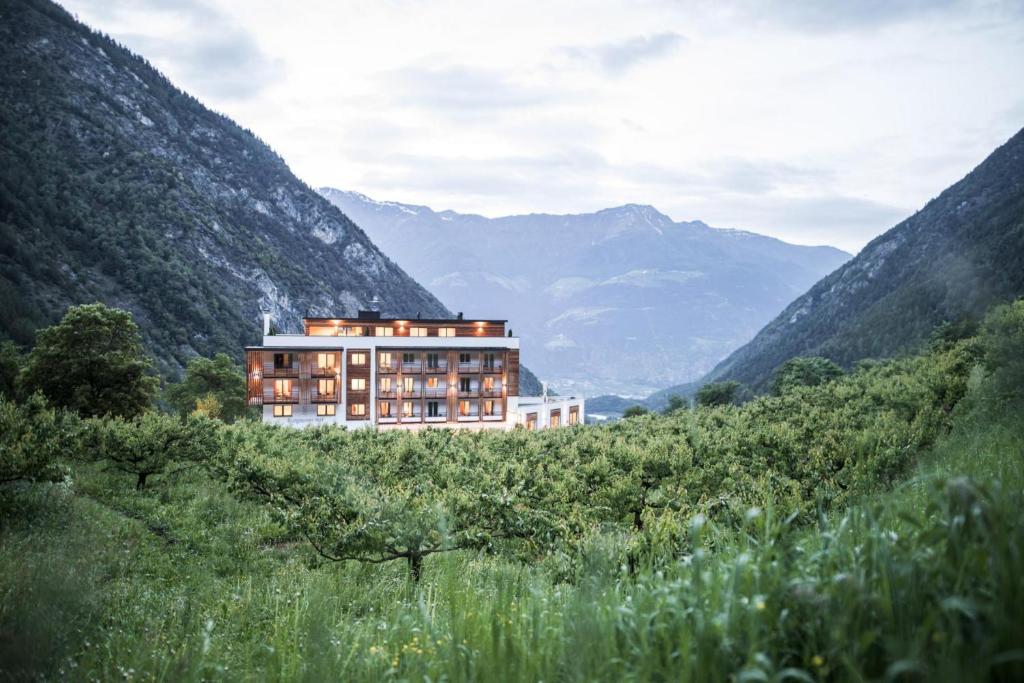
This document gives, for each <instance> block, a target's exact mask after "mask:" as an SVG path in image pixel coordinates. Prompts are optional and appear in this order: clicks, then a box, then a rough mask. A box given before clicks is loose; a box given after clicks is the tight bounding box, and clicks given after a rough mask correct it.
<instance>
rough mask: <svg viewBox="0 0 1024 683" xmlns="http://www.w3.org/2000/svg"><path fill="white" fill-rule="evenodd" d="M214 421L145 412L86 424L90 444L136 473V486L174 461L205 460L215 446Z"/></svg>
mask: <svg viewBox="0 0 1024 683" xmlns="http://www.w3.org/2000/svg"><path fill="white" fill-rule="evenodd" d="M214 425H215V423H214V422H212V421H211V420H209V419H208V418H206V417H203V416H188V417H185V418H179V417H177V416H174V415H164V414H161V413H157V412H148V413H144V414H142V415H139V416H137V417H135V418H132V419H124V418H120V417H115V418H104V419H94V420H91V421H90V422H89V423H88V430H87V431H88V434H89V441H88V443H89V445H90V446H91V447H92V448H93V449H94V451H95V453H96V454H97V455H98V456H99V457H101V458H103V459H105V460H107V461H108V462H109V463H110V465H111V466H112V467H113V468H114V469H116V470H118V471H121V472H124V473H126V474H132V475H135V477H136V480H135V488H136V489H137V490H139V491H141V490H143V489H145V488H146V481H147V479H148V478H149V477H152V476H156V475H159V474H164V473H166V471H167V468H168V467H169V466H170V465H171V464H172V463H174V462H180V463H183V465H184V466H189V465H191V464H195V463H200V462H205V461H206V459H207V458H208V457H210V456H211V455H213V454H214V452H215V451H216V448H217V433H216V428H215V427H214Z"/></svg>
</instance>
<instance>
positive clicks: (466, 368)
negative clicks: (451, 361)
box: [459, 361, 480, 372]
mask: <svg viewBox="0 0 1024 683" xmlns="http://www.w3.org/2000/svg"><path fill="white" fill-rule="evenodd" d="M459 372H480V362H479V361H471V362H469V363H459Z"/></svg>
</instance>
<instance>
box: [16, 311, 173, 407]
mask: <svg viewBox="0 0 1024 683" xmlns="http://www.w3.org/2000/svg"><path fill="white" fill-rule="evenodd" d="M150 368H151V364H150V361H149V359H148V358H146V356H145V355H144V353H143V350H142V342H141V339H140V337H139V328H138V326H137V325H136V324H135V322H134V321H133V320H132V316H131V314H130V313H128V312H127V311H122V310H121V309H118V308H108V307H107V306H105V305H103V304H101V303H96V304H85V305H82V306H73V307H71V308H69V309H68V311H67V313H65V314H64V317H63V319H61V321H60V322H59V323H57V324H56V325H53V326H52V327H47V328H45V329H43V330H40V331H39V334H38V338H37V341H36V345H35V348H33V349H32V352H31V353H30V354H29V356H28V362H27V363H26V365H25V369H24V370H23V371H22V375H21V382H22V387H23V389H24V390H25V391H26V392H32V391H41V392H42V393H43V395H44V396H46V398H47V399H49V401H50V403H51V404H53V405H55V406H59V407H63V408H68V409H69V410H73V411H75V412H77V413H79V414H80V415H83V416H100V415H116V416H122V417H132V416H134V415H138V414H140V413H142V412H143V411H145V410H146V408H148V407H149V406H150V405H151V404H152V403H153V398H154V397H155V395H156V392H157V388H158V386H159V380H158V379H157V378H156V377H152V376H150V375H149V374H148V373H149V371H150Z"/></svg>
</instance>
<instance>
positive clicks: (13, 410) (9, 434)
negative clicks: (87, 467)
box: [0, 394, 74, 484]
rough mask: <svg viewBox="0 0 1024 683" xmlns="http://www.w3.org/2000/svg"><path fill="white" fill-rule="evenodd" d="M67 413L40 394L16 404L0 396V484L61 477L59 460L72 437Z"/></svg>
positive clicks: (61, 468)
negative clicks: (61, 411) (51, 404)
mask: <svg viewBox="0 0 1024 683" xmlns="http://www.w3.org/2000/svg"><path fill="white" fill-rule="evenodd" d="M73 429H74V428H73V424H72V420H71V418H70V417H69V416H66V415H62V414H58V413H57V412H55V411H54V410H52V409H51V408H48V407H47V405H46V401H45V400H44V399H43V397H42V396H40V395H39V394H34V395H33V396H31V397H30V398H29V399H28V400H27V401H26V402H25V403H23V404H20V405H19V404H17V403H14V402H13V401H11V400H10V399H7V398H5V397H4V396H0V484H8V483H11V482H15V481H50V482H56V481H62V480H63V479H64V478H65V476H66V475H67V470H66V468H65V467H64V466H63V465H62V464H60V463H59V462H58V460H57V459H58V457H59V456H60V455H61V453H62V452H64V451H65V450H66V448H67V446H68V444H69V442H70V441H71V439H72V438H73Z"/></svg>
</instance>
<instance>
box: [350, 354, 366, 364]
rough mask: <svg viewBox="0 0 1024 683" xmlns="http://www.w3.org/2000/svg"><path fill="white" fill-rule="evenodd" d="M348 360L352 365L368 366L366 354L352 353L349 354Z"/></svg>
mask: <svg viewBox="0 0 1024 683" xmlns="http://www.w3.org/2000/svg"><path fill="white" fill-rule="evenodd" d="M348 360H349V362H350V363H351V364H352V365H366V354H365V353H352V354H349V357H348Z"/></svg>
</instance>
